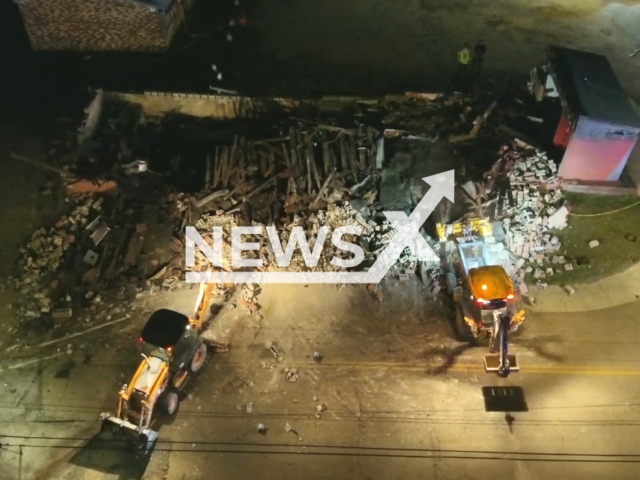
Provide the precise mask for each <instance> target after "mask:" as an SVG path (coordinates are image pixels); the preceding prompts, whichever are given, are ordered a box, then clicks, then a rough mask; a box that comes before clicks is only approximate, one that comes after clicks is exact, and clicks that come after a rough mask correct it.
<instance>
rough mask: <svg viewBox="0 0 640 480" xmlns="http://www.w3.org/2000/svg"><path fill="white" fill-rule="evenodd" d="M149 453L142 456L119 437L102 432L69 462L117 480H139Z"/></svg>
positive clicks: (146, 463)
mask: <svg viewBox="0 0 640 480" xmlns="http://www.w3.org/2000/svg"><path fill="white" fill-rule="evenodd" d="M150 457H151V452H149V453H148V454H146V455H144V454H143V453H142V452H140V451H136V449H135V447H134V446H133V445H132V444H131V442H128V441H126V440H124V439H122V438H120V437H119V436H116V435H115V434H113V433H111V432H109V431H104V432H99V433H98V434H96V435H95V436H94V437H93V438H92V439H91V440H89V442H87V444H86V445H84V446H83V447H82V448H80V449H79V450H78V452H77V453H76V454H75V455H74V456H73V457H72V458H71V459H70V460H69V463H71V464H72V465H77V466H79V467H83V468H86V469H90V470H95V471H98V472H101V473H106V474H112V475H118V476H117V477H116V478H117V479H118V480H140V479H141V478H142V477H143V475H144V473H145V471H146V469H147V465H148V464H149V459H150Z"/></svg>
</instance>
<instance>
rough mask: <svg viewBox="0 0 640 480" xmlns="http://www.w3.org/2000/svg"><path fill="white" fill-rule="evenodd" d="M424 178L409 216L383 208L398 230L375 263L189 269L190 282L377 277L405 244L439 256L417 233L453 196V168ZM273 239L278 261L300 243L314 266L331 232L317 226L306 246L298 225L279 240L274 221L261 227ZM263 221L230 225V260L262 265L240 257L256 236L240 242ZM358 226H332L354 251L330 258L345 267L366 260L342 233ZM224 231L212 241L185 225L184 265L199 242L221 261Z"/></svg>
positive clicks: (286, 260)
mask: <svg viewBox="0 0 640 480" xmlns="http://www.w3.org/2000/svg"><path fill="white" fill-rule="evenodd" d="M422 180H424V181H425V182H426V183H428V184H429V185H431V188H430V189H429V191H428V192H427V193H426V195H424V196H423V197H422V199H421V200H420V202H419V203H418V205H417V206H416V208H415V209H414V210H413V212H411V215H409V216H407V215H406V214H405V213H404V212H383V213H384V215H385V216H386V217H387V219H388V220H389V221H390V222H391V225H392V226H393V227H394V229H395V230H396V234H395V236H394V237H393V239H392V240H391V242H389V244H387V246H386V247H385V248H384V250H383V251H382V253H381V254H380V255H379V256H378V258H377V259H376V261H375V262H374V264H373V265H372V266H371V268H369V269H368V270H367V271H358V272H356V271H349V272H286V271H285V272H259V271H254V272H246V271H234V272H224V271H209V272H187V275H186V281H187V282H188V283H378V282H380V281H381V280H382V279H383V278H384V276H385V274H386V273H387V272H388V271H389V269H390V268H391V267H392V266H393V264H394V263H395V262H396V260H397V259H398V257H399V256H400V254H401V253H402V252H403V250H404V249H405V248H407V247H409V248H411V249H412V250H413V251H414V254H415V255H416V257H417V258H418V260H420V261H433V262H437V261H438V260H439V258H438V256H437V255H436V254H435V253H434V251H433V249H432V248H431V247H430V246H429V244H428V243H427V242H426V240H425V239H424V238H423V237H422V235H421V234H420V228H421V227H422V225H423V224H424V222H425V221H426V220H427V218H428V217H429V215H431V213H432V212H433V211H434V210H435V208H436V206H437V205H438V203H439V202H440V200H441V199H442V198H443V197H446V198H448V199H449V200H450V201H452V202H453V201H454V194H453V192H454V185H455V182H454V171H453V170H449V171H447V172H443V173H440V174H437V175H432V176H430V177H425V178H423V179H422ZM264 230H266V233H267V236H268V238H269V241H270V243H271V248H272V250H273V253H274V256H275V257H276V262H277V264H278V266H279V267H281V268H286V267H288V266H289V265H290V264H291V259H292V257H293V253H294V251H295V250H296V246H298V247H299V248H300V252H301V253H302V256H303V259H304V262H305V264H306V265H307V267H316V266H317V265H318V261H319V259H320V255H321V254H322V249H323V247H324V244H325V241H326V239H327V236H328V234H329V227H326V226H323V227H321V228H320V229H319V231H318V235H317V237H316V240H315V243H314V244H313V250H312V249H311V247H310V246H309V242H308V240H307V238H306V235H305V233H304V230H303V228H302V227H299V226H296V227H293V228H292V231H291V234H290V236H289V240H288V242H287V245H286V247H284V248H283V246H282V244H281V243H280V238H279V236H278V231H277V229H276V227H274V226H268V227H264ZM264 230H263V227H257V226H254V227H232V229H231V266H232V267H235V268H243V267H244V268H251V267H253V268H256V267H257V268H259V267H262V266H263V264H262V259H260V258H243V257H242V252H243V251H257V250H259V248H260V244H259V243H257V242H243V240H242V236H243V235H263V234H264ZM361 233H362V229H361V228H360V227H356V226H350V225H347V226H342V227H339V228H336V229H335V230H334V231H333V233H332V235H331V243H333V245H334V246H335V247H336V248H338V249H340V250H343V251H345V252H350V253H351V254H353V256H352V258H349V259H343V258H339V257H338V256H335V255H334V257H333V258H332V259H331V263H332V264H333V265H335V266H337V267H341V268H344V269H347V268H354V267H357V266H358V265H360V264H361V263H362V261H363V260H364V250H363V249H362V247H360V246H359V245H357V244H355V243H351V242H347V241H345V240H344V239H343V236H344V235H346V234H351V235H356V236H360V235H361ZM223 244H224V242H223V231H222V227H213V231H212V245H210V244H209V243H208V242H207V241H206V240H205V239H204V238H203V237H202V235H200V233H199V232H198V231H197V230H196V229H195V228H194V227H187V228H186V245H185V253H186V265H187V267H195V265H196V259H195V256H196V255H195V247H196V246H198V247H199V248H200V250H201V251H202V253H203V254H204V255H205V256H206V258H207V259H208V260H209V262H211V265H212V266H213V267H217V268H221V267H222V266H223V250H222V249H223Z"/></svg>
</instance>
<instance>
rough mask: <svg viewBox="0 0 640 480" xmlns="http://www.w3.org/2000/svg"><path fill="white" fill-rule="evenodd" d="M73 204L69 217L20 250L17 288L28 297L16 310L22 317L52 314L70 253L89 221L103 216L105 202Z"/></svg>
mask: <svg viewBox="0 0 640 480" xmlns="http://www.w3.org/2000/svg"><path fill="white" fill-rule="evenodd" d="M71 202H72V203H73V206H72V208H73V209H72V210H71V212H70V213H69V214H68V215H62V216H61V217H60V219H59V220H58V222H56V224H55V225H54V226H53V227H51V228H49V229H46V228H40V229H38V230H36V231H35V232H34V233H33V235H32V236H31V239H30V240H29V243H28V244H27V245H26V246H25V247H23V248H20V253H21V254H22V259H21V260H20V261H19V263H18V266H19V268H20V273H19V275H17V276H16V277H15V278H13V283H14V286H15V287H16V289H18V290H19V291H20V293H21V294H22V295H23V296H24V300H23V302H22V304H21V305H20V306H19V307H18V308H17V309H16V310H15V311H14V313H16V314H17V315H18V316H22V317H27V318H37V317H40V316H41V315H42V314H43V313H51V311H52V309H53V301H52V299H51V294H52V292H53V291H56V290H58V289H59V288H58V287H59V286H60V281H59V280H58V279H57V274H58V272H59V270H60V268H61V266H62V264H63V262H65V261H66V260H67V259H68V258H69V256H68V255H66V254H67V252H68V251H69V250H70V249H71V247H72V246H75V245H76V243H77V240H78V239H79V238H81V236H82V235H83V234H84V233H85V232H86V227H87V224H88V223H89V219H90V218H91V217H92V216H94V217H95V216H99V213H100V212H101V210H102V200H101V199H94V198H90V197H83V196H76V197H75V198H73V199H72V200H71ZM67 296H68V295H67ZM65 300H66V298H65ZM69 300H70V298H69Z"/></svg>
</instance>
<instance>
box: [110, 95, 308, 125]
mask: <svg viewBox="0 0 640 480" xmlns="http://www.w3.org/2000/svg"><path fill="white" fill-rule="evenodd" d="M107 98H108V99H114V100H122V101H126V102H129V103H134V104H138V105H140V106H142V109H143V111H144V113H145V114H146V115H149V116H152V117H162V116H164V115H166V114H168V113H180V114H183V115H190V116H193V117H201V118H215V119H235V118H258V117H259V116H260V115H263V114H265V113H276V112H278V111H283V110H287V109H294V108H299V107H300V106H301V105H302V104H303V102H302V101H299V100H294V99H289V98H252V97H242V96H231V95H204V94H202V95H201V94H193V93H166V92H144V93H118V92H109V93H108V94H107Z"/></svg>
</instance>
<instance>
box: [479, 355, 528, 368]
mask: <svg viewBox="0 0 640 480" xmlns="http://www.w3.org/2000/svg"><path fill="white" fill-rule="evenodd" d="M507 360H509V370H508V371H509V372H519V371H520V365H519V364H518V359H517V358H516V356H515V355H513V354H509V355H507ZM484 371H485V372H487V373H496V372H497V373H500V354H499V353H488V354H486V355H485V356H484Z"/></svg>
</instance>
